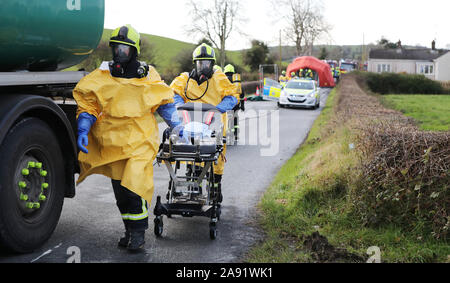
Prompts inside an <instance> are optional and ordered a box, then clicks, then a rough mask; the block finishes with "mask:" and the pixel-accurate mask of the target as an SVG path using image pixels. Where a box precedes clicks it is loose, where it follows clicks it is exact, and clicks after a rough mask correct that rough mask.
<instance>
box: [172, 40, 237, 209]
mask: <svg viewBox="0 0 450 283" xmlns="http://www.w3.org/2000/svg"><path fill="white" fill-rule="evenodd" d="M193 62H194V65H195V68H194V70H192V72H191V73H182V74H181V75H180V76H178V77H177V78H175V79H174V81H173V82H172V84H171V85H170V87H171V88H172V89H173V90H174V92H175V98H174V99H175V103H176V104H177V105H180V104H181V105H182V104H184V103H188V102H199V103H207V104H211V105H214V106H216V108H217V109H218V110H219V111H220V112H221V113H223V114H222V122H223V125H224V133H223V134H224V135H225V134H226V132H227V125H228V123H227V114H226V112H227V111H230V110H232V109H233V108H234V106H236V105H237V104H238V103H239V93H238V91H237V88H236V86H235V85H233V84H232V83H231V82H230V81H229V80H228V78H227V76H226V75H225V74H224V73H223V72H220V71H214V69H213V66H214V63H215V62H216V55H215V52H214V49H213V48H212V47H211V46H209V45H207V44H202V45H200V46H198V47H197V48H196V49H195V50H194V53H193ZM225 154H226V146H225V147H224V151H223V153H222V155H221V156H220V157H219V160H218V164H217V165H216V166H215V167H214V185H215V186H216V187H217V188H218V191H219V203H220V202H221V201H222V194H221V187H222V185H221V181H222V175H223V172H224V168H225V161H226V158H225Z"/></svg>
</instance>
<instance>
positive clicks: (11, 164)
mask: <svg viewBox="0 0 450 283" xmlns="http://www.w3.org/2000/svg"><path fill="white" fill-rule="evenodd" d="M0 162H1V163H0V247H1V248H3V249H6V250H8V251H12V252H16V253H29V252H32V251H34V250H35V249H37V248H39V247H41V246H42V245H43V244H44V243H45V242H46V241H47V240H48V239H49V238H50V236H51V235H52V233H53V231H54V230H55V228H56V225H57V223H58V221H59V217H60V215H61V210H62V206H63V202H64V186H65V185H64V184H65V182H64V180H65V176H64V162H63V154H62V152H61V148H60V146H59V143H58V139H57V138H56V136H55V133H54V132H53V131H52V129H51V128H50V127H49V126H48V125H47V124H46V123H45V122H43V121H42V120H40V119H37V118H25V119H23V120H21V121H20V122H18V123H17V124H16V125H15V126H14V127H13V128H11V129H10V130H9V132H8V134H7V136H6V138H5V140H4V142H3V144H2V145H1V147H0Z"/></svg>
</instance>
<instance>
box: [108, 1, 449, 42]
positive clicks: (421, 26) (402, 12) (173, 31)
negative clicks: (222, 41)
mask: <svg viewBox="0 0 450 283" xmlns="http://www.w3.org/2000/svg"><path fill="white" fill-rule="evenodd" d="M196 1H197V2H205V3H208V2H212V1H211V0H209V1H208V0H196ZM105 2H106V12H105V27H106V28H115V27H118V26H121V25H123V24H131V25H132V26H134V27H135V28H136V29H137V30H138V31H139V32H143V33H149V34H154V35H160V36H164V37H169V38H174V39H178V40H182V41H186V42H192V43H195V42H197V41H198V40H199V38H193V37H189V36H187V35H186V31H185V28H186V26H188V25H189V24H190V23H191V18H190V17H189V15H188V13H187V12H188V11H189V7H188V6H187V4H188V3H189V1H187V0H165V1H159V0H128V1H124V0H105ZM240 2H241V3H242V15H243V16H244V17H245V19H246V22H245V23H243V24H242V25H241V27H240V28H241V29H242V31H243V32H244V33H245V34H246V36H242V35H240V34H235V35H234V36H233V38H232V39H231V40H230V41H229V42H228V43H227V44H228V45H227V49H230V50H238V49H243V48H248V47H249V46H250V40H251V39H258V40H262V41H264V42H266V43H268V44H269V45H270V46H275V45H278V42H279V32H280V29H282V28H283V24H284V22H283V19H281V18H280V17H279V16H278V15H277V13H275V12H273V9H272V6H271V5H270V3H269V0H240ZM322 2H323V4H324V5H323V6H324V7H323V8H324V9H323V12H324V15H325V19H326V20H327V21H328V23H329V24H331V26H332V27H333V29H332V30H331V32H330V35H331V39H326V40H323V42H317V43H331V44H339V45H356V44H362V42H363V37H364V39H365V43H366V44H367V43H375V42H376V41H377V40H379V39H380V38H381V37H382V36H384V37H386V38H387V39H389V40H391V41H393V42H397V41H398V40H399V39H400V40H401V41H402V44H403V45H416V44H420V45H422V46H427V47H428V46H431V41H432V40H433V39H436V42H437V47H438V48H450V31H449V28H450V15H449V11H450V1H448V0H426V1H424V0H322ZM283 45H293V44H292V43H289V42H287V41H285V40H283Z"/></svg>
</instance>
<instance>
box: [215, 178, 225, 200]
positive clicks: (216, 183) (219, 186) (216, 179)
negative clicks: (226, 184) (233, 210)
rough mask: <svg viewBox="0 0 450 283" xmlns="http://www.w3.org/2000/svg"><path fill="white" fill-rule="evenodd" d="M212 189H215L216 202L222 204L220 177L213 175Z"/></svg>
mask: <svg viewBox="0 0 450 283" xmlns="http://www.w3.org/2000/svg"><path fill="white" fill-rule="evenodd" d="M214 187H216V188H217V202H218V203H219V204H220V203H222V200H223V196H222V175H216V174H214Z"/></svg>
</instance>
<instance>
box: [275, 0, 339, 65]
mask: <svg viewBox="0 0 450 283" xmlns="http://www.w3.org/2000/svg"><path fill="white" fill-rule="evenodd" d="M276 7H277V8H278V9H277V10H278V11H280V12H283V11H284V12H285V15H284V18H285V19H286V21H287V27H286V28H285V30H284V32H285V37H286V38H287V39H288V40H289V41H290V42H292V43H294V44H295V47H296V51H297V56H300V55H303V54H307V55H311V54H312V48H313V46H314V43H315V41H316V40H317V39H318V38H319V37H321V36H322V35H324V34H328V31H329V30H330V29H331V27H330V26H329V25H328V24H327V23H326V21H325V19H324V17H323V14H322V12H321V10H322V3H321V1H311V0H276ZM286 11H287V12H286Z"/></svg>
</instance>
